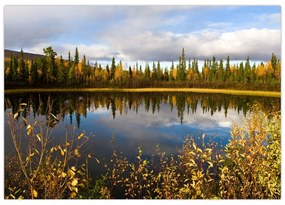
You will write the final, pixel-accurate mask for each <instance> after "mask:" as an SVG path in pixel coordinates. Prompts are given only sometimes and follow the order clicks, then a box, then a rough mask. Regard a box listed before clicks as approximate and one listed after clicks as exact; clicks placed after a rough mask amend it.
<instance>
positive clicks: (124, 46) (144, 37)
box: [110, 28, 281, 61]
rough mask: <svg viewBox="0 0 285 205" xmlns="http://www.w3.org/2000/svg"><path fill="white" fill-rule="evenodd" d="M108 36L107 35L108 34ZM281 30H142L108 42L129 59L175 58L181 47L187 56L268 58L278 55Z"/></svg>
mask: <svg viewBox="0 0 285 205" xmlns="http://www.w3.org/2000/svg"><path fill="white" fill-rule="evenodd" d="M110 39H111V38H110ZM280 42H281V32H280V30H276V29H257V28H251V29H244V30H238V31H233V32H224V33H220V32H219V31H217V30H214V31H210V30H202V31H200V32H195V33H188V34H177V33H172V32H145V33H141V34H138V35H135V36H132V35H130V36H125V37H124V38H121V37H120V36H117V37H113V38H112V39H111V40H110V43H111V45H116V46H115V47H118V48H121V52H122V54H123V55H124V56H126V58H127V59H129V60H143V59H144V60H161V61H163V60H165V61H167V60H168V61H169V60H177V59H178V57H179V55H180V52H181V49H182V48H183V47H184V48H185V51H186V54H187V56H189V57H191V58H193V57H200V58H206V57H210V58H211V57H212V56H213V55H215V56H216V57H218V58H225V57H226V56H227V55H230V56H231V58H232V59H236V60H238V59H246V57H247V56H250V58H251V59H254V60H256V59H268V58H269V57H270V54H271V53H272V52H274V53H275V54H277V55H279V56H280V52H281V51H280Z"/></svg>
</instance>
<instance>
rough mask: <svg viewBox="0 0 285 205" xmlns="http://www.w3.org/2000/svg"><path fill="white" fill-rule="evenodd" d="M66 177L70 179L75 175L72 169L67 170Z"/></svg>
mask: <svg viewBox="0 0 285 205" xmlns="http://www.w3.org/2000/svg"><path fill="white" fill-rule="evenodd" d="M67 175H68V176H69V177H70V178H72V177H73V176H74V175H75V172H74V171H73V170H72V169H68V170H67Z"/></svg>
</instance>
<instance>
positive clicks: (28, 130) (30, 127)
mask: <svg viewBox="0 0 285 205" xmlns="http://www.w3.org/2000/svg"><path fill="white" fill-rule="evenodd" d="M26 130H27V135H30V134H31V132H32V130H33V128H32V126H31V125H28V126H27V128H26Z"/></svg>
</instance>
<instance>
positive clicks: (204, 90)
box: [5, 88, 281, 97]
mask: <svg viewBox="0 0 285 205" xmlns="http://www.w3.org/2000/svg"><path fill="white" fill-rule="evenodd" d="M32 92H193V93H218V94H228V95H247V96H264V97H281V92H275V91H274V92H273V91H253V90H232V89H209V88H58V89H57V88H30V89H9V90H5V94H16V93H32Z"/></svg>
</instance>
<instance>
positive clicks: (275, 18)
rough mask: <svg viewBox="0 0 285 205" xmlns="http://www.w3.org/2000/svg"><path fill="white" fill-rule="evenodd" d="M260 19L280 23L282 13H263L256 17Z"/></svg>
mask: <svg viewBox="0 0 285 205" xmlns="http://www.w3.org/2000/svg"><path fill="white" fill-rule="evenodd" d="M256 18H257V19H258V20H261V21H264V22H267V23H270V24H280V22H281V14H280V13H273V14H262V15H260V16H257V17H256Z"/></svg>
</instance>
